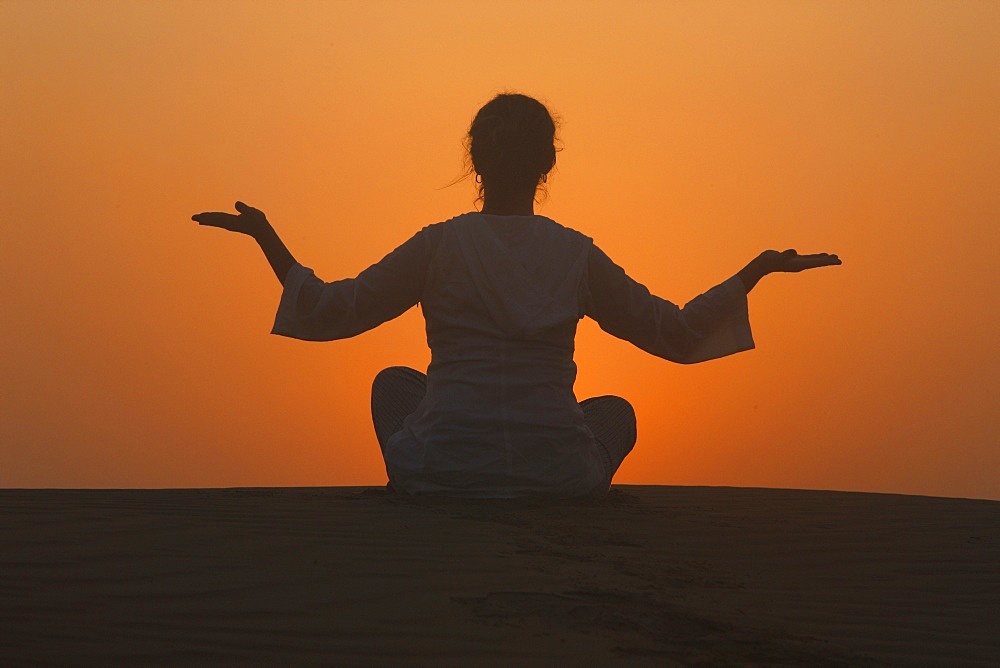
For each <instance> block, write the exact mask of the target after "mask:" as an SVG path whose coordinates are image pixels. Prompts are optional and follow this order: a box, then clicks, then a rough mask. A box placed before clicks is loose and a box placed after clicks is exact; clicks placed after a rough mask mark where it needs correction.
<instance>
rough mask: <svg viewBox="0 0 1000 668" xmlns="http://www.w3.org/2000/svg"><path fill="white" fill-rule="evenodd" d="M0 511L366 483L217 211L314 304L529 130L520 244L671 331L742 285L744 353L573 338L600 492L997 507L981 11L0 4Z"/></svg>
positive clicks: (325, 396) (990, 136)
mask: <svg viewBox="0 0 1000 668" xmlns="http://www.w3.org/2000/svg"><path fill="white" fill-rule="evenodd" d="M0 29H2V31H3V34H4V38H3V39H2V40H0V89H2V91H3V102H2V104H0V135H2V137H3V139H2V140H0V164H2V165H3V167H2V175H0V196H2V211H3V221H4V222H3V226H2V231H0V234H2V237H0V248H2V249H3V263H2V279H3V280H2V281H0V295H2V298H3V305H4V312H5V317H4V319H3V320H4V322H3V324H2V325H0V332H2V338H0V346H2V363H0V392H2V394H0V405H2V408H0V486H3V487H186V486H213V487H216V486H258V485H367V484H382V483H384V482H385V471H384V467H383V465H382V461H381V459H380V457H379V451H378V446H377V444H376V441H375V436H374V432H373V430H372V426H371V421H370V416H369V388H370V383H371V380H372V378H373V377H374V375H375V374H376V373H377V372H378V371H379V370H380V369H381V368H383V367H386V366H390V365H395V364H407V365H410V366H414V367H417V368H421V369H423V368H425V367H426V364H427V362H428V360H429V352H428V350H427V348H426V343H425V340H424V333H423V321H422V318H421V316H420V312H419V309H413V310H411V311H410V312H408V313H406V314H405V315H404V316H402V317H401V318H399V319H397V320H395V321H393V322H390V323H387V324H386V325H383V326H382V327H380V328H378V329H376V330H373V331H371V332H368V333H366V334H364V335H361V336H359V337H356V338H354V339H351V340H346V341H339V342H332V343H325V344H315V343H304V342H300V341H293V340H288V339H283V338H280V337H274V336H270V335H269V334H268V332H269V330H270V326H271V322H272V320H273V317H274V310H275V308H276V306H277V302H278V296H279V294H280V286H279V285H278V283H277V282H276V281H275V279H274V276H273V274H271V272H270V270H269V269H268V266H267V263H266V261H265V260H264V258H263V257H262V256H261V253H260V251H259V250H258V249H257V248H256V247H255V246H254V244H253V243H252V241H250V240H249V239H246V238H244V237H238V236H236V235H232V234H227V233H225V232H223V231H221V230H217V229H206V228H200V227H199V226H198V225H197V224H195V223H193V222H191V220H190V217H191V215H192V214H193V213H196V212H199V211H205V210H221V209H224V210H231V209H232V205H233V202H235V201H236V200H238V199H239V200H243V201H245V202H247V203H249V204H251V205H253V206H256V207H258V208H260V209H262V210H263V211H265V212H266V213H267V215H268V217H269V219H270V220H271V221H272V223H273V224H274V226H275V228H276V229H277V230H278V231H279V233H281V235H282V237H283V238H284V239H285V241H286V243H287V244H288V246H289V248H290V249H291V251H292V252H293V253H294V254H295V255H296V257H297V258H298V260H299V261H300V262H302V263H303V264H305V265H307V266H310V267H312V268H314V269H315V270H316V272H317V274H318V275H320V276H321V277H323V278H324V279H326V280H334V279H338V278H344V277H348V276H354V275H355V274H357V273H358V272H359V271H360V270H362V269H364V268H365V267H366V266H368V265H369V264H371V263H372V262H375V261H377V260H378V259H379V258H381V257H382V256H383V255H385V254H386V253H387V252H388V251H389V250H391V249H392V248H393V247H395V246H396V245H398V244H399V243H402V242H403V241H405V240H406V239H407V238H408V237H409V236H410V235H412V234H413V233H414V232H415V231H416V230H418V229H419V228H421V227H422V226H424V225H427V224H431V223H434V222H439V221H442V220H445V219H447V218H450V217H452V216H454V215H456V214H458V213H461V212H464V211H468V210H471V209H473V208H474V206H475V189H474V187H473V185H472V184H471V183H470V182H469V181H468V180H465V181H461V182H459V183H457V184H454V185H450V186H449V185H448V184H449V183H452V182H453V181H454V180H455V179H456V177H458V176H459V175H460V174H461V172H462V169H463V155H462V137H463V134H464V132H465V130H466V129H467V127H468V123H469V121H470V120H471V118H472V116H473V114H474V113H475V111H476V109H477V108H478V107H479V106H480V105H482V104H483V103H484V102H486V101H487V100H488V99H489V98H490V97H492V95H494V94H495V93H496V92H499V91H502V90H516V91H519V92H524V93H526V94H529V95H533V96H536V97H538V98H539V99H541V100H543V101H544V102H546V103H547V104H548V105H549V106H550V108H551V109H552V111H553V112H555V113H556V114H557V115H558V116H559V118H560V119H561V121H562V126H561V129H560V133H559V136H560V142H561V145H562V147H563V150H562V151H561V152H560V153H559V157H558V164H557V167H556V171H555V173H554V175H553V178H551V179H550V180H549V184H548V186H549V195H548V198H547V199H546V200H545V201H544V202H543V203H542V205H541V206H540V207H539V208H538V209H537V210H538V212H539V213H542V214H544V215H546V216H549V217H551V218H553V219H555V220H557V221H559V222H561V223H562V224H564V225H567V226H569V227H573V228H575V229H578V230H580V231H582V232H584V233H585V234H587V235H589V236H591V237H593V238H594V239H595V242H596V243H597V244H598V245H599V246H600V247H601V248H602V249H603V250H605V251H606V252H607V253H608V254H609V255H610V256H611V257H612V258H613V259H614V260H615V261H616V262H618V263H619V264H621V265H622V266H624V267H625V268H626V270H627V271H628V272H629V273H630V275H631V276H633V277H634V278H636V279H637V280H639V281H641V282H643V283H645V284H646V285H647V286H648V287H649V288H650V289H651V290H652V291H653V292H654V293H656V294H658V295H660V296H662V297H664V298H667V299H670V300H672V301H676V302H681V303H683V302H684V301H686V300H688V299H690V298H691V297H693V296H695V295H697V294H698V293H700V292H702V291H704V290H706V289H708V288H710V287H712V286H713V285H715V284H716V283H719V282H721V281H722V280H724V279H726V278H728V277H729V276H731V275H732V274H733V273H735V272H736V271H737V270H738V269H739V268H740V267H742V266H743V265H744V264H745V263H746V262H747V261H748V260H750V259H751V258H752V257H753V256H755V255H756V254H757V253H759V252H760V251H762V250H764V249H766V248H777V249H783V248H796V249H798V250H799V251H801V252H830V253H837V254H839V255H840V257H841V258H842V259H843V261H844V264H843V266H841V267H835V268H829V269H821V270H817V271H812V272H807V273H805V274H802V275H796V276H784V275H782V276H771V277H767V278H765V279H764V281H762V283H761V284H760V285H759V286H758V287H757V288H756V289H755V290H754V291H753V293H752V294H751V295H750V298H749V300H750V317H751V322H752V324H753V327H754V338H755V340H756V342H757V349H756V350H754V351H751V352H747V353H741V354H739V355H736V356H733V357H730V358H726V359H722V360H718V361H713V362H708V363H706V364H699V365H693V366H679V365H674V364H670V363H668V362H665V361H662V360H658V359H656V358H654V357H651V356H650V355H648V354H646V353H644V352H642V351H640V350H638V349H636V348H633V347H632V346H630V345H629V344H626V343H624V342H621V341H618V340H615V339H613V338H611V337H609V336H608V335H606V334H604V333H603V332H601V331H600V330H599V329H598V327H597V326H596V324H595V323H593V322H592V321H584V322H583V323H581V326H580V333H579V337H578V339H577V356H576V361H577V364H578V366H579V378H578V381H577V386H576V392H577V396H578V397H579V398H584V397H587V396H592V395H597V394H618V395H621V396H624V397H627V398H628V399H629V400H630V401H631V402H632V403H633V405H634V406H635V408H636V412H637V416H638V423H639V437H638V443H637V445H636V448H635V450H634V452H633V453H632V455H630V457H629V458H628V459H626V461H625V464H624V465H623V466H622V468H621V470H620V471H619V473H618V475H617V477H616V478H615V482H619V483H655V484H682V485H739V486H768V487H797V488H824V489H842V490H866V491H880V492H902V493H912V494H933V495H945V496H971V497H983V498H993V499H1000V475H998V473H997V472H998V471H1000V417H998V415H1000V410H998V396H1000V395H998V390H1000V381H998V378H1000V354H998V345H997V341H998V339H1000V309H998V308H997V298H996V295H995V290H996V284H997V277H998V275H997V269H996V261H997V260H996V258H997V255H998V252H1000V232H998V229H1000V225H998V222H1000V188H998V182H1000V178H998V177H1000V132H998V131H997V130H998V126H997V119H998V118H1000V50H998V49H997V46H996V45H997V40H998V37H1000V4H998V3H995V2H949V3H937V2H928V3H921V2H914V3H892V2H887V3H850V2H814V3H783V2H774V3H766V2H762V3H726V2H723V3H667V2H664V3H653V2H650V3H627V4H624V3H614V2H606V3H599V2H586V3H577V2H566V3H556V2H554V3H530V2H499V3H497V2H492V3H479V4H476V3H459V2H429V3H402V2H356V3H349V2H345V3H281V2H245V3H222V2H218V3H204V2H190V3H182V2H162V3H146V2H135V3H103V2H86V3H84V2H66V3H61V2H40V3H36V2H9V1H8V2H3V3H0Z"/></svg>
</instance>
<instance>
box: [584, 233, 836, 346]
mask: <svg viewBox="0 0 1000 668" xmlns="http://www.w3.org/2000/svg"><path fill="white" fill-rule="evenodd" d="M832 264H840V260H839V259H838V258H837V256H835V255H826V254H819V255H798V254H797V253H795V251H785V252H783V253H779V252H778V251H765V252H764V253H761V254H760V255H759V256H758V257H756V258H754V259H753V260H752V261H751V262H750V263H749V264H747V266H745V267H744V268H743V269H741V270H740V271H739V272H738V273H737V274H736V275H735V276H733V277H732V278H730V279H729V280H727V281H724V282H723V283H721V284H719V285H717V286H715V287H714V288H712V289H711V290H709V291H707V292H705V293H704V294H701V295H699V296H697V297H695V298H694V299H692V300H691V301H690V302H688V303H687V304H685V305H684V306H683V307H680V306H677V305H675V304H673V303H671V302H669V301H667V300H665V299H661V298H660V297H657V296H656V295H653V294H651V293H650V291H649V290H648V289H647V288H646V287H645V286H644V285H642V284H641V283H638V282H637V281H635V280H633V279H632V278H631V277H629V276H628V275H627V274H626V273H625V270H624V269H622V268H621V267H619V266H618V265H616V264H615V263H614V262H613V261H612V260H611V259H610V258H609V257H608V256H607V255H606V254H605V253H604V252H603V251H602V250H601V249H599V248H598V247H597V246H593V247H592V248H591V251H590V259H589V261H588V277H587V288H588V290H587V296H586V300H585V307H584V314H585V315H588V316H590V317H592V318H593V319H594V320H596V321H597V323H598V324H599V325H600V326H601V329H603V330H604V331H606V332H608V333H609V334H611V335H612V336H615V337H618V338H620V339H624V340H626V341H628V342H630V343H632V344H634V345H636V346H638V347H639V348H641V349H643V350H645V351H646V352H648V353H650V354H652V355H656V356H657V357H661V358H663V359H667V360H670V361H672V362H679V363H681V364H692V363H695V362H703V361H706V360H710V359H715V358H718V357H723V356H725V355H732V354H733V353H737V352H741V351H743V350H749V349H751V348H753V347H754V342H753V337H752V334H751V331H750V321H749V316H748V313H747V293H748V292H749V291H750V290H751V289H753V287H754V286H755V285H756V284H757V282H758V281H760V279H761V278H762V277H764V276H766V275H767V274H769V273H773V272H784V271H793V272H794V271H803V270H805V269H811V268H813V267H822V266H828V265H832Z"/></svg>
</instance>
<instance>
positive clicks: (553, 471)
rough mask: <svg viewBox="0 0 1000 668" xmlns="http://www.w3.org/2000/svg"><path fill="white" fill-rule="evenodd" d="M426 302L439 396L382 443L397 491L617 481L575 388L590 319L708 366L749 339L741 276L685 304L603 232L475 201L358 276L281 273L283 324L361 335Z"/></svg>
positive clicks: (287, 328)
mask: <svg viewBox="0 0 1000 668" xmlns="http://www.w3.org/2000/svg"><path fill="white" fill-rule="evenodd" d="M417 303H420V304H421V308H422V310H423V314H424V318H425V320H426V324H427V343H428V345H429V346H430V348H431V363H430V366H429V367H428V369H427V377H428V383H427V394H426V396H425V398H424V401H423V402H422V403H421V404H420V406H419V408H418V409H417V410H416V412H414V413H413V414H412V415H410V416H409V417H408V418H407V420H406V421H405V423H404V426H403V429H402V431H400V432H398V433H397V434H395V435H394V436H392V438H391V439H390V440H389V442H388V443H387V444H386V446H385V448H384V455H385V459H386V470H387V471H388V474H389V479H390V480H391V481H392V484H393V487H394V488H395V489H397V490H398V491H401V492H407V493H422V492H434V493H447V494H457V495H463V496H476V497H515V496H525V495H533V494H544V495H550V496H561V497H570V496H584V495H591V494H600V493H603V492H605V491H607V488H608V486H609V485H610V480H609V479H608V477H607V474H606V473H605V471H604V467H603V465H602V463H601V462H602V456H601V453H600V450H599V448H600V447H601V446H600V445H599V444H597V443H596V442H595V440H594V437H593V435H592V434H591V433H590V430H589V429H587V427H586V425H585V424H584V421H583V413H582V411H581V410H580V406H579V404H578V403H577V400H576V397H575V396H574V394H573V383H574V381H575V379H576V365H575V363H574V362H573V339H574V336H575V334H576V326H577V323H578V322H579V320H580V319H581V318H582V317H583V316H585V315H587V316H590V317H592V318H594V319H595V320H596V321H597V322H598V324H599V325H600V326H601V328H602V329H604V330H605V331H607V332H609V333H610V334H612V335H614V336H617V337H619V338H623V339H625V340H628V341H631V342H632V343H634V344H635V345H637V346H639V347H640V348H642V349H643V350H646V351H647V352H650V353H652V354H654V355H657V356H659V357H662V358H664V359H668V360H671V361H675V362H680V363H693V362H700V361H704V360H708V359H713V358H716V357H721V356H724V355H729V354H732V353H735V352H739V351H742V350H748V349H750V348H753V338H752V336H751V332H750V323H749V319H748V316H747V301H746V290H745V288H744V287H743V284H742V281H740V279H739V278H738V277H733V278H731V279H729V280H727V281H725V282H724V283H722V284H721V285H719V286H716V287H715V288H713V289H711V290H709V291H708V292H706V293H705V294H703V295H701V296H699V297H696V298H695V299H693V300H692V301H691V302H689V303H688V304H687V305H686V306H685V307H684V308H683V309H680V308H678V307H677V306H675V305H674V304H672V303H670V302H668V301H666V300H663V299H660V298H658V297H655V296H653V295H651V294H650V293H649V291H648V290H647V289H646V288H645V287H644V286H642V285H641V284H639V283H637V282H635V281H634V280H632V279H631V278H629V277H628V276H627V275H626V274H625V272H624V271H623V270H622V269H621V268H620V267H618V266H617V265H615V264H614V263H613V262H612V261H611V260H610V259H609V258H608V257H607V255H605V254H604V253H603V252H602V251H601V250H600V249H599V248H597V247H596V246H595V245H594V244H593V241H592V240H591V239H590V238H589V237H586V236H584V235H582V234H580V233H579V232H576V231H574V230H571V229H569V228H566V227H563V226H561V225H559V224H558V223H556V222H554V221H552V220H550V219H548V218H545V217H543V216H487V215H483V214H480V213H467V214H463V215H460V216H458V217H456V218H452V219H451V220H448V221H446V222H444V223H439V224H437V225H431V226H429V227H426V228H424V229H423V230H421V231H420V232H418V233H417V234H416V235H414V236H413V237H412V238H411V239H410V240H409V241H407V242H406V243H404V244H403V245H402V246H400V247H399V248H397V249H396V250H394V251H393V252H392V253H390V254H389V255H387V256H386V257H385V258H383V259H382V260H381V261H380V262H378V263H376V264H375V265H372V266H371V267H369V268H368V269H366V270H365V271H363V272H362V273H361V274H359V275H358V276H357V278H354V279H348V280H342V281H336V282H333V283H324V282H322V281H321V280H320V279H318V278H316V276H315V275H314V274H313V272H312V271H311V270H309V269H307V268H305V267H302V266H301V265H296V266H294V267H293V268H292V269H291V271H290V272H289V274H288V276H287V277H286V278H285V284H284V290H283V293H282V296H281V302H280V304H279V306H278V313H277V316H276V318H275V323H274V328H273V330H272V333H274V334H281V335H284V336H290V337H294V338H299V339H305V340H311V341H328V340H333V339H339V338H346V337H349V336H354V335H356V334H359V333H361V332H363V331H366V330H368V329H371V328H373V327H375V326H377V325H379V324H381V323H382V322H385V321H386V320H389V319H391V318H394V317H396V316H398V315H400V314H401V313H403V312H404V311H406V310H407V309H409V308H410V307H411V306H413V305H415V304H417Z"/></svg>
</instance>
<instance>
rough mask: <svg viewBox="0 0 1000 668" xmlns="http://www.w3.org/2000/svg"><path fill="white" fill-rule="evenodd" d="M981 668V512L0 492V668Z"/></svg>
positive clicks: (786, 502)
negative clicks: (625, 665) (732, 667)
mask: <svg viewBox="0 0 1000 668" xmlns="http://www.w3.org/2000/svg"><path fill="white" fill-rule="evenodd" d="M192 661H193V662H201V663H216V662H222V663H247V662H266V663H288V662H291V663H309V662H315V663H325V664H337V665H354V664H360V665H371V664H401V663H402V664H428V665H431V664H433V665H440V664H468V663H470V662H473V663H491V664H501V663H510V662H514V663H516V664H519V665H524V664H549V665H551V664H552V663H553V662H560V663H577V664H598V665H600V664H612V663H621V662H623V661H627V662H632V663H638V664H644V663H648V664H656V665H664V664H667V665H669V664H671V663H676V664H685V665H690V664H696V665H697V664H741V663H742V664H794V665H828V664H850V665H858V664H860V665H865V664H872V665H879V664H894V665H900V664H913V665H919V664H926V665H963V664H968V665H975V664H981V665H998V664H1000V502H993V501H976V500H963V499H937V498H926V497H908V496H893V495H880V494H857V493H838V492H811V491H792V490H763V489H731V488H678V487H638V486H622V487H616V488H615V489H613V490H612V493H611V494H610V495H609V497H608V498H606V499H604V500H601V501H572V502H557V503H556V502H541V501H460V500H447V499H407V498H401V497H397V496H393V495H388V494H385V493H384V492H383V491H381V490H376V489H362V488H308V489H235V490H135V491H132V490H111V491H104V490H0V663H3V664H8V665H9V664H22V663H26V662H42V663H46V662H53V663H86V664H119V663H131V664H144V665H145V664H164V663H166V664H178V663H189V662H192Z"/></svg>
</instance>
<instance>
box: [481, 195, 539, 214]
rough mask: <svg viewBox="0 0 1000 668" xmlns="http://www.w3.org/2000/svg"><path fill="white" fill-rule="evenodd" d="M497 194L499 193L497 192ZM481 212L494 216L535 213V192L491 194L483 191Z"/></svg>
mask: <svg viewBox="0 0 1000 668" xmlns="http://www.w3.org/2000/svg"><path fill="white" fill-rule="evenodd" d="M498 195H499V194H498ZM483 213H485V214H491V215H494V216H533V215H535V193H534V191H532V192H530V193H523V194H521V195H509V196H502V195H500V196H493V197H490V193H489V192H485V193H483Z"/></svg>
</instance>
